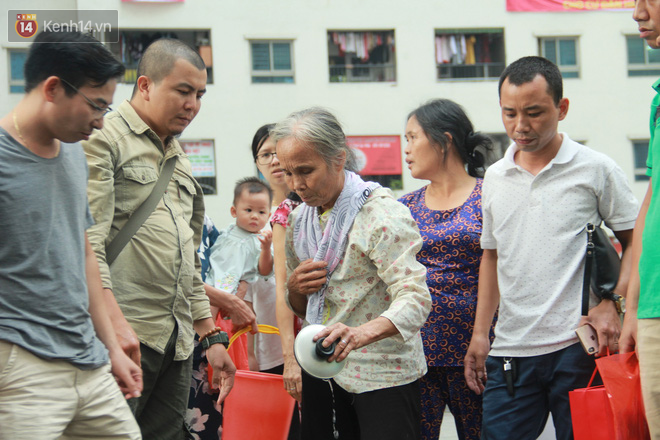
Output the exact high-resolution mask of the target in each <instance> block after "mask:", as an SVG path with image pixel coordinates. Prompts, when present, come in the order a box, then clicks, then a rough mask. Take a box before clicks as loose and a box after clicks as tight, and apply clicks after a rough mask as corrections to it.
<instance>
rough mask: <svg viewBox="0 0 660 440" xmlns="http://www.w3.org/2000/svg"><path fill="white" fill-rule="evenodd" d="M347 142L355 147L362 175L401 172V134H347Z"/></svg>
mask: <svg viewBox="0 0 660 440" xmlns="http://www.w3.org/2000/svg"><path fill="white" fill-rule="evenodd" d="M346 143H348V146H349V147H351V148H354V149H355V152H356V154H357V159H358V169H359V170H360V171H359V173H360V174H361V175H363V176H391V175H400V174H401V170H402V166H401V138H400V137H399V136H346Z"/></svg>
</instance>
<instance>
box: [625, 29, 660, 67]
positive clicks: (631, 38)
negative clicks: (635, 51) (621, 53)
mask: <svg viewBox="0 0 660 440" xmlns="http://www.w3.org/2000/svg"><path fill="white" fill-rule="evenodd" d="M625 37H626V67H627V69H628V76H629V77H635V76H657V75H658V74H660V62H657V63H653V62H649V57H648V54H649V51H651V50H655V49H650V48H649V47H647V45H646V42H645V41H644V40H642V39H641V38H639V35H626V36H625ZM629 41H634V42H638V43H639V44H641V45H642V49H643V52H644V63H641V64H640V63H631V62H630V52H629V50H628V44H629V43H628V42H629ZM631 72H636V73H635V74H632V75H631V74H630V73H631Z"/></svg>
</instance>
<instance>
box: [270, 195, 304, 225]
mask: <svg viewBox="0 0 660 440" xmlns="http://www.w3.org/2000/svg"><path fill="white" fill-rule="evenodd" d="M298 205H300V202H296V201H293V200H291V199H284V201H283V202H282V203H280V206H278V207H277V209H276V210H275V212H274V213H273V216H272V217H271V220H270V223H271V225H275V224H277V225H281V226H283V227H284V228H287V227H288V226H289V214H291V211H293V210H294V209H296V207H298Z"/></svg>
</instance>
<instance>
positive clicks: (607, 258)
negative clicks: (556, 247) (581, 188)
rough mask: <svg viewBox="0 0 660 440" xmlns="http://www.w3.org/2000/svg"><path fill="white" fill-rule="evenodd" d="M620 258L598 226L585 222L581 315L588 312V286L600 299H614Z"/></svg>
mask: <svg viewBox="0 0 660 440" xmlns="http://www.w3.org/2000/svg"><path fill="white" fill-rule="evenodd" d="M620 270H621V259H620V258H619V253H618V252H617V251H616V249H614V246H613V245H612V242H611V241H610V238H609V237H608V236H607V234H606V233H605V231H604V230H603V229H602V228H601V227H599V226H595V225H592V224H591V223H587V259H586V262H585V265H584V282H583V285H582V315H583V316H586V315H587V314H588V313H589V287H591V289H593V291H594V292H595V293H596V296H597V297H598V298H600V299H611V300H613V301H615V299H614V293H613V291H614V288H615V287H616V285H617V283H618V282H619V272H620ZM617 296H618V295H617Z"/></svg>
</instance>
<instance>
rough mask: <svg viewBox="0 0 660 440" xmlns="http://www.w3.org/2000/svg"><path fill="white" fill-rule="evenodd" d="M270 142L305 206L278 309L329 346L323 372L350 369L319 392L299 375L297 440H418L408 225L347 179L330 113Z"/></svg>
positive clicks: (421, 370)
mask: <svg viewBox="0 0 660 440" xmlns="http://www.w3.org/2000/svg"><path fill="white" fill-rule="evenodd" d="M271 136H272V137H273V139H274V140H275V141H276V142H277V157H278V159H279V161H280V165H281V167H282V170H283V171H284V174H285V179H286V182H287V184H288V185H289V187H290V188H291V189H293V190H294V191H295V192H296V193H297V194H298V195H299V196H300V197H301V198H302V200H303V202H304V203H303V204H302V205H301V206H300V207H298V208H297V209H296V210H295V211H293V213H292V214H291V216H290V217H289V223H290V225H291V227H289V228H288V229H287V235H286V259H287V275H288V277H289V278H288V283H287V288H288V290H287V299H288V301H289V304H290V306H291V309H292V310H293V311H294V312H295V313H296V314H297V315H298V316H300V317H302V318H305V320H306V321H307V322H308V323H310V324H323V325H325V326H326V327H325V328H324V329H323V330H322V331H321V332H319V333H318V334H317V335H316V336H315V337H314V339H315V340H317V339H319V338H322V337H325V338H326V339H325V341H324V342H323V345H324V346H326V347H328V346H330V345H331V344H332V343H333V342H335V341H338V344H337V346H336V348H335V351H334V354H333V355H332V356H331V357H330V358H329V359H328V362H335V361H337V362H341V361H343V360H344V359H347V360H348V362H347V364H346V366H345V368H344V369H343V370H342V371H341V372H340V373H339V374H338V375H337V376H335V377H334V378H333V379H330V380H328V381H325V380H321V379H317V378H314V377H312V376H310V375H307V374H305V373H303V386H302V400H303V402H302V429H301V433H302V438H309V439H312V438H313V439H315V440H318V439H320V440H322V439H337V438H341V439H342V440H343V439H361V440H369V439H374V440H375V439H378V440H383V439H392V440H403V439H418V438H419V437H420V391H419V378H420V377H421V376H423V375H424V374H425V373H426V361H425V359H424V352H423V348H422V340H421V337H420V332H419V329H420V327H421V326H422V325H423V324H424V321H425V320H426V318H427V316H428V314H429V311H430V307H431V297H430V294H429V291H428V288H427V286H426V269H425V268H424V266H422V265H421V264H419V263H418V262H417V259H416V254H417V252H418V251H419V249H420V247H421V245H422V240H421V237H420V235H419V231H418V229H417V225H416V223H415V221H414V220H413V218H412V217H411V215H410V212H409V211H408V209H407V208H406V207H405V206H403V205H402V204H400V203H398V202H397V201H396V199H394V197H393V196H392V193H391V192H390V191H389V190H388V189H385V188H382V187H380V185H378V184H376V183H373V182H364V181H363V180H362V179H361V178H360V177H359V176H358V175H357V174H355V173H353V172H351V171H348V170H347V168H349V169H350V168H351V166H350V165H349V166H348V167H347V165H346V164H347V163H348V164H351V163H354V157H353V153H352V151H351V150H350V149H349V148H348V146H347V145H346V138H345V136H344V133H343V131H342V129H341V126H340V124H339V122H338V121H337V119H336V118H335V117H334V116H333V115H332V114H331V113H329V112H328V111H326V110H324V109H321V108H311V109H307V110H303V111H300V112H296V113H293V114H291V115H290V116H289V117H288V118H287V119H285V120H284V121H282V122H280V123H279V124H277V125H276V127H275V129H274V130H273V131H272V132H271Z"/></svg>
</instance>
